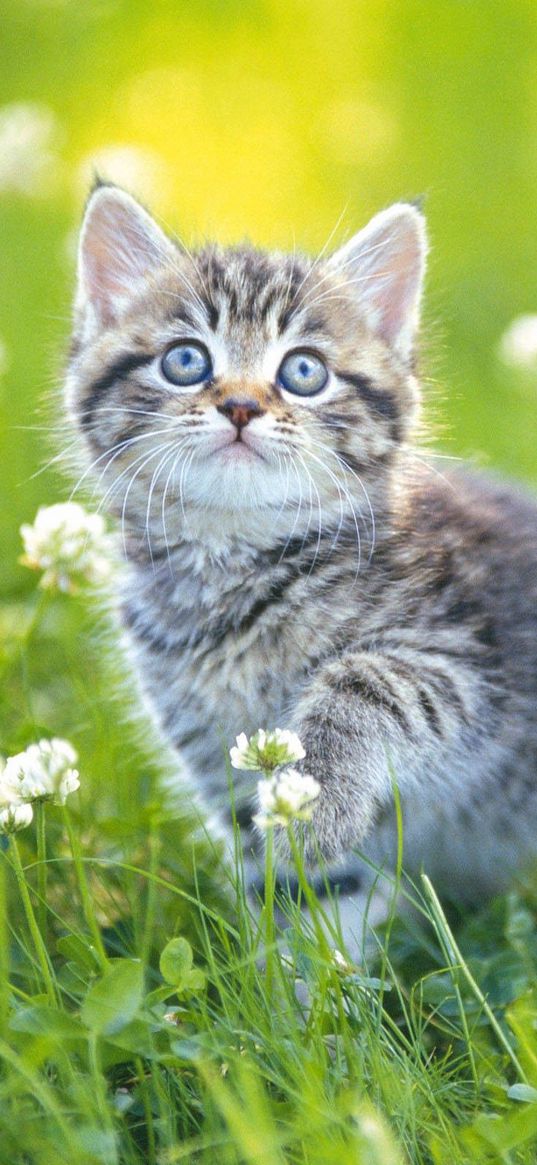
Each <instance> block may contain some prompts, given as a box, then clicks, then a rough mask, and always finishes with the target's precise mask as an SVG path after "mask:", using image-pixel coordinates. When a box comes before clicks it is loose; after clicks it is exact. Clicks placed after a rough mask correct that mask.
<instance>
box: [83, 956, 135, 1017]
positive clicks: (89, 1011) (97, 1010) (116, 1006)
mask: <svg viewBox="0 0 537 1165" xmlns="http://www.w3.org/2000/svg"><path fill="white" fill-rule="evenodd" d="M142 992H143V970H142V964H141V963H140V962H138V961H135V960H134V959H119V960H118V961H117V962H116V963H112V965H111V966H110V969H109V970H108V971H107V972H106V974H104V975H103V977H102V979H99V980H98V981H97V983H94V984H93V987H90V990H89V991H88V994H87V995H86V998H85V1000H84V1003H83V1004H82V1009H81V1012H80V1014H81V1017H82V1020H83V1022H84V1023H85V1024H86V1027H89V1028H90V1029H91V1030H92V1031H94V1032H97V1033H100V1034H103V1035H114V1034H115V1032H119V1031H121V1029H122V1028H124V1027H126V1025H127V1024H128V1023H130V1021H131V1019H134V1016H135V1015H136V1012H137V1011H138V1008H139V1006H140V1003H141V1002H142Z"/></svg>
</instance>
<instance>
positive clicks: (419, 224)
mask: <svg viewBox="0 0 537 1165" xmlns="http://www.w3.org/2000/svg"><path fill="white" fill-rule="evenodd" d="M425 256H426V240H425V229H424V223H423V219H422V216H421V215H420V214H419V212H418V211H417V210H415V209H414V207H412V206H408V205H406V204H398V205H396V206H393V207H390V209H389V210H386V211H382V212H381V213H380V214H378V215H377V216H376V217H375V218H374V219H373V220H372V222H371V223H370V224H369V226H367V227H366V228H365V230H363V231H361V232H360V233H359V234H358V235H356V236H355V238H354V239H351V241H350V242H349V243H347V244H346V245H345V246H344V247H342V248H341V249H340V250H339V251H337V252H336V254H335V255H333V256H332V259H331V261H330V265H331V267H332V269H334V270H335V271H339V272H340V274H341V275H344V276H345V277H346V278H347V279H348V281H349V284H350V286H351V287H352V288H353V290H354V291H355V294H356V298H357V300H358V301H359V303H360V306H361V308H362V310H363V313H364V316H365V319H366V321H367V323H368V324H369V327H370V328H371V330H372V331H374V332H376V333H377V335H379V336H380V337H381V338H382V339H383V340H384V341H385V342H386V343H387V344H389V345H390V346H391V347H393V348H395V349H396V350H398V351H399V352H400V354H401V355H403V356H405V357H407V356H408V355H409V353H410V349H411V347H412V339H413V335H414V332H415V328H416V322H417V314H418V308H419V301H420V295H421V287H422V283H423V275H424V270H425Z"/></svg>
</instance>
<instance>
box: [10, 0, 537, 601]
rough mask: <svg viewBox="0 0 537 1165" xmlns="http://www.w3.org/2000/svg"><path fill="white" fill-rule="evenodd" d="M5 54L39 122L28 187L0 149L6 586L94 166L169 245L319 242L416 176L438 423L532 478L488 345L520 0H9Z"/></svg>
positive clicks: (533, 415)
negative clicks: (134, 202) (168, 236)
mask: <svg viewBox="0 0 537 1165" xmlns="http://www.w3.org/2000/svg"><path fill="white" fill-rule="evenodd" d="M0 52H1V55H2V76H1V94H0V98H1V99H0V104H1V105H2V106H7V105H9V106H13V104H14V103H15V104H16V103H23V105H24V106H25V107H28V109H30V113H31V112H32V110H33V112H34V115H35V112H36V110H37V111H38V116H41V117H42V118H43V117H44V118H45V119H46V117H47V116H48V117H49V118H50V119H51V121H50V124H49V130H48V137H47V134H46V133H44V138H43V140H44V143H45V144H44V145H43V142H42V143H41V146H40V147H39V148H40V149H41V151H42V152H43V150H44V151H45V153H47V151H48V154H49V155H50V156H49V157H48V158H47V157H45V158H44V159H42V165H41V168H40V166H39V165H37V163H36V169H35V180H34V181H33V183H32V180H31V173H32V171H31V167H30V179H29V184H28V185H27V188H26V189H22V188H20V183H19V188H17V180H16V179H13V180H12V182H11V185H10V183H9V181H8V182H7V183H6V182H5V181H4V184H3V186H2V161H1V159H0V207H1V210H2V220H3V226H2V250H3V278H2V281H1V285H0V340H1V341H2V343H3V345H4V347H5V357H4V365H5V370H4V374H3V376H2V382H1V385H2V388H1V397H0V408H1V412H2V417H1V437H0V441H1V444H0V475H1V478H2V483H3V485H4V489H5V491H6V496H7V497H8V505H7V507H6V509H5V511H4V514H3V516H2V521H1V526H0V537H1V541H2V546H3V548H4V551H5V552H4V553H3V556H2V557H3V563H2V566H1V581H2V584H3V586H4V587H6V588H8V589H13V588H17V587H18V586H21V585H24V581H23V577H22V575H21V573H20V571H19V570H18V568H17V567H16V564H15V558H16V553H17V538H18V534H17V529H18V525H19V523H20V521H22V520H24V519H31V517H32V516H33V512H34V510H35V508H36V506H37V505H38V504H39V502H49V501H52V500H55V499H56V498H57V497H60V496H62V493H63V496H66V492H67V491H66V487H65V485H64V484H63V483H62V480H61V478H60V476H59V475H56V474H55V473H54V471H53V470H51V471H48V472H46V473H45V474H43V475H42V476H40V477H37V478H35V479H33V480H30V475H31V474H32V473H34V472H35V470H36V469H37V468H38V466H39V464H40V463H41V461H42V460H43V458H44V457H45V456H47V455H48V456H50V455H51V454H52V453H53V452H54V444H53V441H52V443H51V441H50V439H48V438H47V437H46V434H44V433H43V432H39V431H38V430H37V429H35V428H32V427H33V426H39V425H40V424H47V423H49V420H50V413H49V414H48V420H47V421H44V420H43V417H42V416H40V415H37V414H36V412H35V409H36V406H37V405H38V404H39V402H40V401H43V399H44V396H45V395H46V393H47V391H49V390H50V389H51V388H52V387H53V386H54V384H55V383H58V381H59V376H58V369H59V368H60V366H61V353H62V350H63V345H64V342H65V338H66V335H67V333H68V327H69V323H68V317H69V303H70V295H71V288H72V278H73V253H74V229H75V225H76V223H77V221H78V218H79V215H80V212H81V208H82V205H83V200H84V193H85V188H86V186H87V183H88V181H89V176H90V175H91V172H92V168H94V167H95V165H97V166H98V167H99V168H100V169H101V172H102V173H103V174H104V175H105V176H108V177H111V178H116V179H118V180H123V181H124V182H125V184H126V185H127V186H129V187H130V188H131V189H132V190H133V192H134V193H138V194H139V195H140V196H141V197H142V198H143V199H144V200H145V201H146V202H148V203H149V204H150V205H151V206H152V208H153V209H154V211H155V212H156V213H157V214H158V215H159V216H160V218H161V220H162V221H163V222H164V223H165V224H168V225H169V226H170V227H172V228H173V229H174V230H175V231H177V232H178V233H180V234H181V235H182V236H183V237H184V238H185V239H186V240H187V241H188V242H191V241H192V240H196V239H198V238H200V237H201V236H204V235H206V234H210V235H214V236H217V237H219V238H220V239H222V240H224V241H228V240H233V239H239V238H242V237H245V236H248V237H249V238H251V239H252V240H254V241H255V242H257V243H260V244H262V245H269V246H273V245H275V246H278V247H285V248H293V247H294V246H296V247H299V248H300V247H305V248H307V249H312V250H315V249H317V248H320V247H322V246H324V245H325V244H326V243H327V240H329V239H332V241H333V242H334V244H335V243H336V242H337V241H340V240H342V239H343V238H345V237H346V236H348V235H349V234H350V233H352V232H353V231H354V230H355V229H357V228H358V227H359V226H361V225H362V224H363V223H364V222H365V221H366V220H367V218H368V217H369V216H370V215H371V214H372V213H374V212H375V211H376V210H378V209H379V208H380V207H382V206H385V205H387V204H388V203H389V202H391V201H393V200H396V199H400V198H415V197H418V196H423V197H424V200H425V203H424V204H425V209H426V211H427V214H428V218H429V223H430V234H431V243H432V251H431V265H430V277H429V295H428V301H427V308H426V316H425V318H426V327H425V340H426V350H427V355H426V360H425V366H426V371H427V373H428V376H429V377H432V379H433V381H435V382H436V384H437V387H438V391H439V396H440V398H441V407H440V408H439V409H438V408H435V409H434V410H433V414H434V419H435V424H437V426H438V428H439V432H440V438H441V441H442V444H443V445H444V448H445V450H446V451H447V452H449V453H453V454H460V453H463V454H466V453H471V454H473V453H479V454H480V455H481V456H482V458H483V459H484V460H485V461H488V462H489V463H491V464H492V465H494V466H498V467H499V468H503V469H506V470H507V471H509V472H510V473H512V474H515V475H519V476H522V477H524V476H525V477H534V478H535V476H536V475H537V453H536V448H535V446H536V436H537V373H536V374H535V375H532V374H528V373H526V374H522V373H520V372H516V371H513V370H509V369H507V368H505V367H503V366H502V364H501V362H500V360H499V358H498V354H497V346H498V341H499V338H500V336H501V334H502V332H503V331H504V329H505V327H506V326H507V324H508V323H509V321H510V320H511V319H512V318H513V317H516V316H517V315H519V314H521V313H523V312H527V311H530V312H531V311H534V310H536V311H537V213H536V212H537V82H536V77H537V13H536V8H535V4H534V2H533V0H518V2H516V0H515V2H513V0H511V2H510V0H451V2H447V0H446V2H444V0H384V2H381V0H250V2H248V0H190V2H189V3H185V2H182V0H175V2H172V0H153V2H152V3H151V4H150V3H142V2H141V0H71V2H70V0H63V2H62V0H50V2H47V0H4V4H3V14H2V38H1V49H0ZM0 116H1V114H0ZM38 136H39V135H38ZM0 140H1V133H0ZM36 153H37V154H39V150H38V149H37V148H36ZM37 161H39V158H38V159H37ZM428 395H431V393H430V389H428ZM27 426H29V428H28V427H27Z"/></svg>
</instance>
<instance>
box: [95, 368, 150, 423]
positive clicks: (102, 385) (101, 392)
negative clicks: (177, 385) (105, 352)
mask: <svg viewBox="0 0 537 1165" xmlns="http://www.w3.org/2000/svg"><path fill="white" fill-rule="evenodd" d="M153 359H154V354H153V352H150V353H149V354H148V353H147V352H144V353H142V352H124V353H123V355H121V356H117V357H116V359H115V360H114V361H113V363H112V364H109V365H108V367H107V369H106V370H105V371H104V372H103V373H101V375H100V376H98V377H97V378H96V380H94V381H93V382H92V384H90V387H89V392H88V393H87V395H86V396H85V397H84V400H83V402H82V406H81V409H80V420H81V423H82V424H83V425H84V426H88V425H90V424H91V422H92V420H93V414H94V412H95V409H96V407H97V405H98V404H99V401H100V400H101V398H102V397H103V396H105V395H106V393H107V392H108V391H109V389H111V388H112V387H113V386H114V384H117V382H118V380H126V378H127V376H129V374H130V373H131V372H134V371H135V369H136V368H143V367H144V365H146V364H150V363H151V361H152V360H153Z"/></svg>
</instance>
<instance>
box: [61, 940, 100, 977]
mask: <svg viewBox="0 0 537 1165" xmlns="http://www.w3.org/2000/svg"><path fill="white" fill-rule="evenodd" d="M56 948H57V950H58V951H59V953H60V955H64V956H65V958H66V959H70V960H71V962H73V963H76V965H77V967H81V968H82V970H83V971H91V973H92V974H95V971H97V970H98V969H99V960H98V958H97V954H96V952H95V947H93V946H92V945H91V943H90V942H89V940H85V939H83V938H81V937H80V935H78V934H68V935H64V937H63V938H59V939H58V941H57V943H56Z"/></svg>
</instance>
